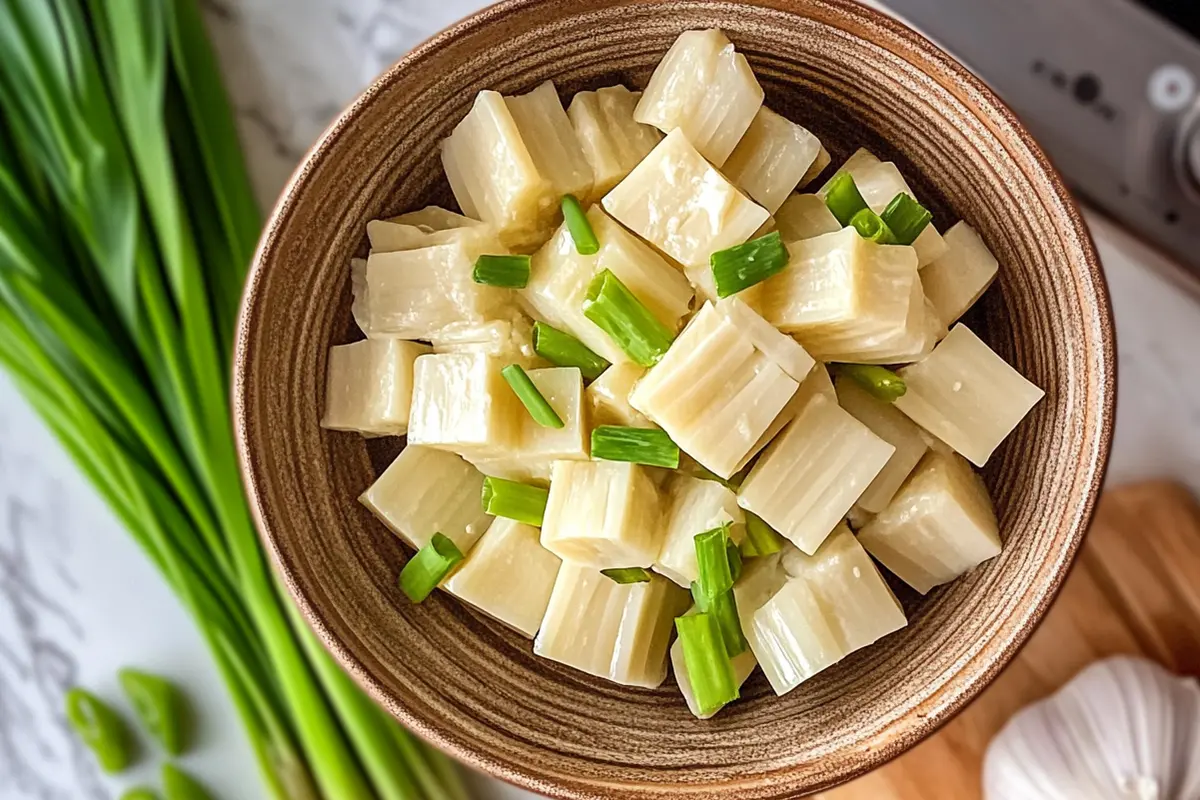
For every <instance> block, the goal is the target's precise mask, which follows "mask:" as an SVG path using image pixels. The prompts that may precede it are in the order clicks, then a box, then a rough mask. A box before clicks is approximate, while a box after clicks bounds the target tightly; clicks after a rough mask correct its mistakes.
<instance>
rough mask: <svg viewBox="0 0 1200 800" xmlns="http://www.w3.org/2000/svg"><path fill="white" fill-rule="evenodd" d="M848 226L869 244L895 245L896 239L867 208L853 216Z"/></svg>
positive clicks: (877, 216)
mask: <svg viewBox="0 0 1200 800" xmlns="http://www.w3.org/2000/svg"><path fill="white" fill-rule="evenodd" d="M850 224H851V225H853V226H854V230H856V231H858V235H859V236H861V237H862V238H864V239H866V240H867V241H869V242H878V243H879V244H895V243H896V237H895V236H894V235H893V234H892V231H891V229H890V228H889V227H888V226H887V223H886V222H884V221H883V220H882V219H881V218H880V216H879V215H878V214H876V213H875V212H874V211H872V210H871V209H869V208H864V209H863V210H862V211H859V212H858V213H857V214H855V215H854V217H853V218H852V219H851V220H850Z"/></svg>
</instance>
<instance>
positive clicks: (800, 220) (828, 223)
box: [775, 194, 842, 242]
mask: <svg viewBox="0 0 1200 800" xmlns="http://www.w3.org/2000/svg"><path fill="white" fill-rule="evenodd" d="M775 227H776V228H778V229H779V235H780V236H781V237H783V241H785V242H797V241H799V240H801V239H812V238H813V237H814V236H820V235H822V234H825V233H836V232H837V231H840V230H841V229H842V225H841V223H839V222H838V221H837V217H835V216H834V215H833V212H832V211H830V210H829V206H827V205H825V200H824V198H822V197H820V196H819V195H815V194H794V195H792V196H791V197H789V198H788V199H786V200H784V201H783V205H781V206H780V207H779V210H778V211H776V212H775Z"/></svg>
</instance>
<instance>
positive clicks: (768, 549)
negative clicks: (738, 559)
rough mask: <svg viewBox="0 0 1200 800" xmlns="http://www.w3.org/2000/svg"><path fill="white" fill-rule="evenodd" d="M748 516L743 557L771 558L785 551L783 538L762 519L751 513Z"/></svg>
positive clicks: (743, 542)
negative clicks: (772, 555)
mask: <svg viewBox="0 0 1200 800" xmlns="http://www.w3.org/2000/svg"><path fill="white" fill-rule="evenodd" d="M745 514H746V538H745V539H743V540H742V557H744V558H754V557H756V556H769V555H771V554H772V553H778V552H779V551H780V550H781V549H783V537H782V536H780V535H779V534H778V533H776V532H775V529H774V528H772V527H771V526H770V525H768V524H767V523H766V522H765V521H764V520H763V518H762V517H760V516H758V515H757V514H754V513H752V512H750V511H747V512H745Z"/></svg>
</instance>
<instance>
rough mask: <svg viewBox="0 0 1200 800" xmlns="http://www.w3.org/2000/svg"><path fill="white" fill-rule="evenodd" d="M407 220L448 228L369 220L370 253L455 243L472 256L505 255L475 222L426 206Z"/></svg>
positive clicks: (491, 233)
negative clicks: (417, 220)
mask: <svg viewBox="0 0 1200 800" xmlns="http://www.w3.org/2000/svg"><path fill="white" fill-rule="evenodd" d="M443 215H445V216H443ZM407 216H408V217H409V219H412V218H413V216H415V217H416V218H417V219H428V220H429V221H430V222H435V223H439V224H442V225H446V226H447V227H440V228H434V227H432V226H430V225H423V224H414V223H411V222H400V220H401V219H403V218H404V217H403V216H402V217H393V218H391V219H382V220H381V219H376V220H371V221H370V222H368V223H367V238H368V239H370V240H371V252H372V253H395V252H398V251H401V250H419V249H421V248H422V247H432V246H433V245H438V244H453V243H455V242H462V243H463V244H465V245H466V246H467V247H468V249H469V250H472V251H473V252H479V253H484V252H487V253H504V252H506V251H505V249H504V246H503V245H502V244H501V243H500V239H499V237H497V236H496V232H495V231H494V230H492V228H491V227H490V226H488V225H485V224H484V223H482V222H479V221H477V220H473V219H470V218H468V217H464V216H462V215H460V214H455V213H453V212H451V211H446V210H445V209H442V208H438V207H437V206H427V207H426V208H424V209H421V210H420V211H414V212H412V214H410V215H407ZM460 221H461V222H460Z"/></svg>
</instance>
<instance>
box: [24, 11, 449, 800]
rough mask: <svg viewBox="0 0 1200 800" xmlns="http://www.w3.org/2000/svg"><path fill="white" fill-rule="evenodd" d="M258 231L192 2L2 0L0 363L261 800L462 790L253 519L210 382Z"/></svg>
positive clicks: (221, 378) (226, 345) (224, 400)
mask: <svg viewBox="0 0 1200 800" xmlns="http://www.w3.org/2000/svg"><path fill="white" fill-rule="evenodd" d="M259 228H260V218H259V213H258V210H257V209H256V208H255V205H254V202H253V199H252V195H251V187H250V183H249V180H248V177H247V173H246V166H245V163H244V162H243V159H242V154H241V151H240V148H239V144H238V139H237V135H236V130H235V128H234V121H233V116H232V113H231V110H230V106H229V101H228V98H227V96H226V94H225V91H224V88H223V86H222V84H221V81H220V78H219V75H218V72H217V68H216V64H215V62H214V56H213V52H212V50H211V49H210V46H209V43H208V41H207V40H206V38H205V35H204V26H203V20H202V19H201V16H200V13H199V11H198V9H197V6H196V4H195V0H0V343H2V346H0V363H2V364H3V365H4V367H5V368H7V370H8V371H9V372H10V373H11V374H12V376H13V379H14V380H15V382H16V384H17V385H18V386H19V388H20V390H21V391H22V392H23V394H24V395H25V397H26V398H28V400H29V402H30V403H31V404H32V405H33V407H34V408H35V409H36V410H37V411H38V413H39V414H40V415H41V417H42V419H43V420H45V422H46V424H47V425H48V426H49V428H50V429H51V431H52V432H53V433H54V435H55V436H56V437H57V438H58V440H59V441H60V442H61V443H62V446H63V447H65V448H66V449H67V451H68V452H69V453H70V455H71V456H72V457H73V459H74V460H75V462H76V463H77V464H78V466H79V468H80V469H81V470H82V471H83V472H84V474H85V475H86V476H87V477H88V478H89V480H91V482H92V483H93V484H94V485H95V487H96V489H97V490H98V491H99V492H100V493H101V494H102V495H103V497H104V498H105V499H106V501H107V502H108V504H109V506H110V507H111V508H112V510H113V512H114V513H115V514H116V516H117V517H118V518H119V519H120V520H121V521H122V522H123V523H124V525H125V526H126V527H127V528H128V530H129V532H130V534H131V535H132V536H133V538H134V539H135V540H136V541H137V543H138V544H139V545H140V546H141V548H142V549H143V550H144V551H145V553H146V555H147V556H148V557H149V558H150V559H151V561H152V562H153V563H154V565H155V566H156V567H157V568H158V570H159V571H160V572H161V574H162V576H163V578H164V579H165V580H166V581H167V582H168V583H169V584H170V586H171V587H172V589H173V590H174V591H175V592H176V593H177V594H178V596H179V598H180V600H181V601H182V602H183V603H184V605H185V606H186V607H187V609H188V610H189V611H190V613H191V615H192V617H193V618H194V619H195V621H196V625H197V626H198V628H199V630H200V632H201V634H202V635H203V637H204V639H205V641H206V642H207V644H208V645H209V647H210V649H211V651H212V655H213V659H214V661H215V663H216V667H217V669H218V670H219V671H220V674H221V676H222V677H223V678H224V680H225V683H226V685H227V686H228V688H229V691H230V694H231V696H232V699H233V702H234V705H235V707H236V709H237V711H238V713H239V715H240V718H241V720H242V722H243V723H244V725H245V727H246V730H247V732H248V734H249V740H250V742H251V745H252V747H253V751H254V755H255V757H256V758H257V760H258V763H259V765H260V767H261V770H262V774H263V776H264V779H265V783H266V785H267V787H268V794H269V795H270V796H272V797H276V798H326V799H327V800H351V799H353V800H359V799H360V798H362V799H364V800H365V799H369V798H381V799H382V800H399V799H400V798H404V799H405V800H422V798H429V799H430V800H433V799H434V798H459V797H463V796H464V790H463V789H462V786H461V784H460V783H459V779H458V776H457V774H456V769H455V767H454V766H453V765H452V764H451V763H450V762H449V761H448V760H446V759H445V758H444V757H443V756H441V755H440V754H437V753H435V752H433V751H431V750H428V749H426V748H425V747H423V746H422V745H421V744H420V743H418V742H417V741H416V740H415V739H414V738H413V737H412V736H411V735H410V734H409V733H408V732H406V731H405V730H404V729H403V728H401V727H400V726H399V725H397V724H396V723H395V721H394V720H392V719H391V718H390V717H389V716H387V715H386V714H385V713H384V712H383V711H382V710H380V709H379V708H378V707H376V706H375V705H374V704H373V703H371V702H370V701H369V700H368V699H367V698H366V697H365V696H364V695H363V694H362V692H361V691H360V690H359V689H358V688H357V687H356V686H355V685H354V684H353V683H352V682H351V681H350V679H349V678H348V677H347V676H346V675H345V674H344V673H343V672H342V671H341V670H340V669H338V668H337V666H336V665H335V664H334V663H333V661H332V660H331V659H330V658H329V657H328V655H327V654H326V653H325V651H324V650H323V649H322V648H321V647H320V645H319V644H318V643H317V642H316V640H315V638H314V637H313V636H312V634H311V633H310V632H309V631H308V629H307V628H306V627H305V624H304V622H303V621H302V620H301V619H299V617H298V616H297V614H296V613H295V612H294V610H293V609H292V607H291V605H290V604H289V603H288V601H287V600H286V598H285V596H284V594H283V592H282V591H281V588H280V586H279V584H278V582H277V581H276V579H275V577H274V575H273V573H272V572H271V570H270V568H269V566H268V564H267V560H266V558H265V556H264V553H263V551H262V549H261V547H260V545H259V542H258V539H257V537H256V535H255V531H254V527H253V525H252V523H251V518H250V514H249V510H248V508H247V505H246V502H245V499H244V496H243V494H242V488H241V485H240V482H239V479H238V474H239V471H238V464H237V459H236V455H235V451H234V444H233V438H232V434H231V427H232V426H231V423H230V411H229V403H228V396H229V374H230V369H229V367H230V364H229V354H230V350H231V340H232V336H233V329H234V319H235V316H236V313H237V306H238V299H239V296H240V294H241V290H242V283H243V279H244V273H245V270H246V267H247V265H248V263H249V262H250V259H251V256H252V254H253V251H254V247H255V244H256V241H257V238H258V234H259Z"/></svg>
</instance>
